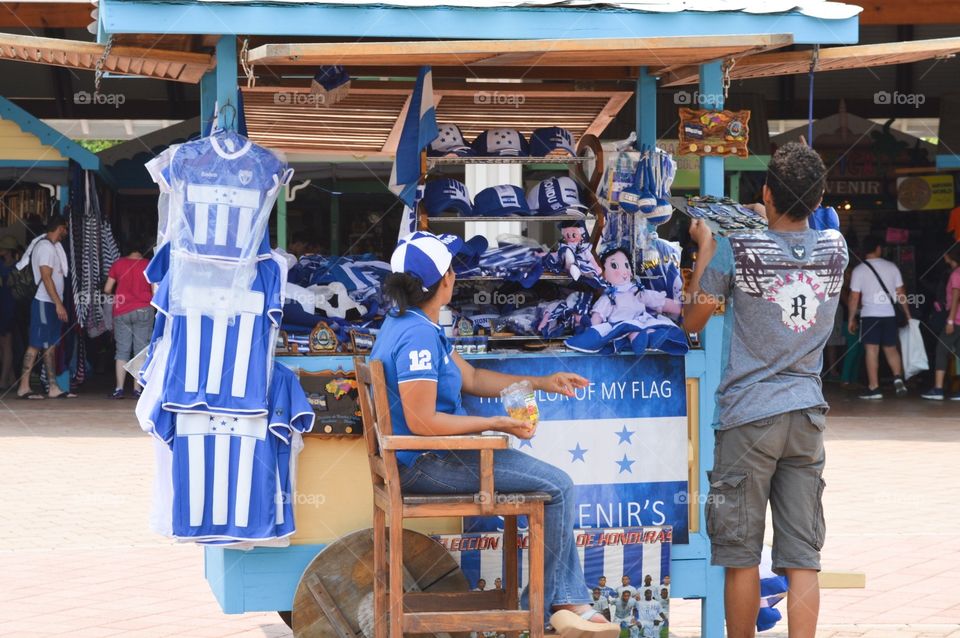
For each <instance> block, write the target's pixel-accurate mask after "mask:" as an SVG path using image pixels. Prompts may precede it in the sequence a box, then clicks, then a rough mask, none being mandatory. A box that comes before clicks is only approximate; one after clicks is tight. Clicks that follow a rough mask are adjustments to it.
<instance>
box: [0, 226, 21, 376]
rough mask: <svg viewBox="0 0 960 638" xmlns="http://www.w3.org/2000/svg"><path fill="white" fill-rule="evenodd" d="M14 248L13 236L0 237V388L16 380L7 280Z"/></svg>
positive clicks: (13, 308)
mask: <svg viewBox="0 0 960 638" xmlns="http://www.w3.org/2000/svg"><path fill="white" fill-rule="evenodd" d="M16 250H17V240H16V239H15V238H14V237H11V236H10V235H5V236H3V237H0V390H7V389H8V388H12V387H13V386H14V384H16V382H17V379H16V376H14V374H13V329H14V317H16V314H17V313H16V301H15V300H14V298H13V292H12V291H11V289H10V281H9V278H10V275H11V274H12V273H13V265H14V264H15V263H16V258H15V257H14V254H15V252H16Z"/></svg>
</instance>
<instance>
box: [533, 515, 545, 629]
mask: <svg viewBox="0 0 960 638" xmlns="http://www.w3.org/2000/svg"><path fill="white" fill-rule="evenodd" d="M529 519H530V570H529V573H530V580H529V587H530V591H529V594H530V638H543V606H544V600H543V506H542V505H541V506H539V507H536V508H534V510H533V512H532V513H531V514H530V515H529Z"/></svg>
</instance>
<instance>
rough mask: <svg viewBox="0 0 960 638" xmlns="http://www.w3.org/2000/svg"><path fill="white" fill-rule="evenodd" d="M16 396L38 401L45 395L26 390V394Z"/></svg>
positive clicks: (44, 397) (25, 399)
mask: <svg viewBox="0 0 960 638" xmlns="http://www.w3.org/2000/svg"><path fill="white" fill-rule="evenodd" d="M17 398H18V399H23V400H24V401H39V400H42V399H46V398H47V397H46V396H45V395H43V394H41V393H39V392H27V393H26V394H18V395H17Z"/></svg>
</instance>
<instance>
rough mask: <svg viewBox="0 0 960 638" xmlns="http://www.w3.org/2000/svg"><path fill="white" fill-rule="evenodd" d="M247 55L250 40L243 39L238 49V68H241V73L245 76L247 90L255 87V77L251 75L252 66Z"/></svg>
mask: <svg viewBox="0 0 960 638" xmlns="http://www.w3.org/2000/svg"><path fill="white" fill-rule="evenodd" d="M249 54H250V40H249V38H244V39H243V46H242V47H241V48H240V66H241V68H243V72H244V74H245V75H246V76H247V88H248V89H252V88H253V87H255V86H256V85H257V76H256V75H254V74H253V65H252V64H250V61H249Z"/></svg>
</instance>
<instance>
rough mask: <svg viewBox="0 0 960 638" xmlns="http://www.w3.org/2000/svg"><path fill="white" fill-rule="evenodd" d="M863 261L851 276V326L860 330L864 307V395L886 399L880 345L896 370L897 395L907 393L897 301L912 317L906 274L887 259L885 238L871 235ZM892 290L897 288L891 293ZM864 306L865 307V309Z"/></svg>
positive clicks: (861, 329) (907, 314) (894, 384)
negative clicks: (881, 388)
mask: <svg viewBox="0 0 960 638" xmlns="http://www.w3.org/2000/svg"><path fill="white" fill-rule="evenodd" d="M863 252H864V257H863V262H862V263H861V264H860V265H858V266H857V267H856V268H854V269H853V274H852V275H851V276H850V302H849V303H850V305H849V307H848V308H849V313H850V318H849V320H848V329H849V330H850V332H851V333H856V332H857V319H856V315H857V311H858V310H860V327H859V333H860V343H862V344H863V346H864V350H865V351H866V361H867V391H866V392H864V393H863V394H861V395H860V398H861V399H882V398H883V392H882V391H881V390H880V349H881V348H883V354H884V356H885V357H886V359H887V365H889V366H890V371H891V372H892V373H893V387H894V391H895V392H896V394H897V396H903V395H905V394H906V393H907V386H906V384H905V383H904V382H903V362H902V361H901V359H900V350H899V349H898V348H897V346H898V345H899V343H900V326H898V325H897V311H896V307H895V305H894V304H900V306H901V307H902V308H903V312H904V314H905V315H906V318H907V319H909V318H910V307H909V306H908V305H907V295H906V290H905V289H904V287H903V276H902V275H901V274H900V269H899V268H897V265H896V264H894V263H893V262H892V261H887V260H886V259H883V258H882V257H881V255H882V254H883V242H882V241H880V239H879V238H878V237H868V238H867V240H866V241H864V243H863ZM890 291H893V293H891V292H890ZM861 308H862V309H861Z"/></svg>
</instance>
